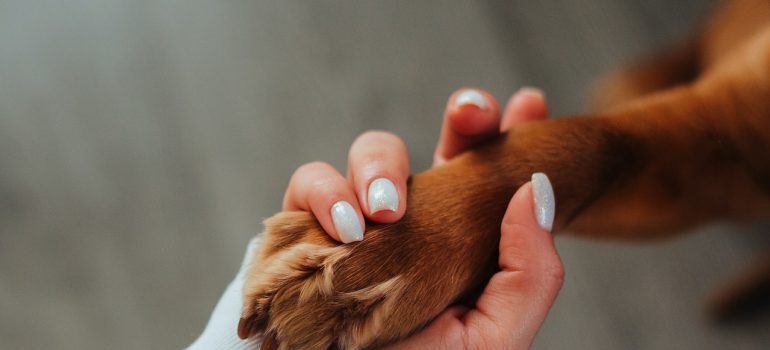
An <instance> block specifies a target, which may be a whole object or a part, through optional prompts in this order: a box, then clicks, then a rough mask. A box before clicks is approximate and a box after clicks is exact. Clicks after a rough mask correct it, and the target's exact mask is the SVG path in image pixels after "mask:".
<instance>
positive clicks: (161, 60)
mask: <svg viewBox="0 0 770 350" xmlns="http://www.w3.org/2000/svg"><path fill="white" fill-rule="evenodd" d="M711 5H712V3H711V2H710V1H705V2H704V1H695V0H687V1H668V0H653V1H641V0H639V1H632V0H629V1H617V0H585V1H573V0H553V1H508V2H505V1H486V2H481V1H442V2H438V1H435V2H418V1H407V0H404V1H361V2H353V1H349V2H342V1H283V0H282V1H272V2H267V1H265V2H257V1H200V0H176V1H166V0H148V1H138V0H123V1H120V0H72V1H62V0H36V1H29V0H18V1H7V0H0V348H2V349H48V348H55V349H177V348H180V347H183V346H186V345H187V344H189V343H190V342H192V340H193V339H194V338H195V337H196V336H197V335H198V334H199V333H200V331H201V330H202V328H203V326H204V324H205V322H206V320H207V319H208V316H209V313H210V312H211V310H212V308H213V306H214V304H215V302H216V301H217V299H218V297H219V295H220V293H221V292H222V291H223V289H224V287H225V286H226V284H227V283H228V282H229V281H230V279H231V278H232V277H233V276H234V274H235V272H236V269H237V267H238V265H239V262H240V260H241V258H242V254H243V252H244V248H245V244H246V242H247V241H248V240H249V238H250V237H252V236H253V235H254V234H256V233H258V232H259V231H260V230H261V220H262V219H263V218H265V217H267V216H270V215H271V214H272V213H274V212H276V211H277V210H278V209H279V205H280V201H281V198H282V191H283V190H284V187H285V186H286V184H287V181H288V178H289V176H290V174H291V173H292V171H293V170H294V169H295V168H296V167H298V166H299V165H301V164H302V163H305V162H308V161H311V160H317V159H320V160H325V161H329V162H331V163H332V164H334V165H335V166H338V167H340V169H343V168H342V167H343V166H344V165H345V161H346V160H345V157H346V153H347V147H348V146H349V145H350V143H351V142H352V141H353V139H354V138H355V137H356V135H358V134H359V133H361V132H362V131H364V130H367V129H372V128H380V129H387V130H390V131H393V132H395V133H397V134H398V135H400V136H401V137H403V138H404V140H405V141H406V143H407V144H408V145H409V147H410V151H411V155H412V162H413V169H414V170H415V171H419V170H421V169H425V168H426V167H427V166H428V165H429V163H430V160H431V155H432V150H433V146H434V145H435V142H436V139H437V136H438V126H439V123H440V118H441V112H442V109H443V106H444V103H445V100H446V98H447V97H448V96H449V94H450V93H451V92H452V91H453V90H454V89H456V88H458V87H461V86H465V85H471V86H480V87H484V88H487V89H489V90H491V91H492V92H494V93H495V94H496V95H497V96H498V98H500V99H506V98H507V97H508V96H509V95H510V94H511V93H512V92H514V91H515V90H517V89H518V88H519V87H521V86H523V85H535V86H539V87H541V88H543V89H544V90H545V91H546V92H547V94H548V98H549V101H550V103H551V107H552V111H553V112H554V114H556V115H563V114H574V113H579V112H581V111H584V110H585V107H584V106H585V104H584V101H585V98H586V95H587V92H588V88H589V86H590V83H591V82H592V81H593V80H594V79H595V78H596V77H597V76H598V75H599V74H600V73H601V72H604V71H606V70H608V69H609V68H611V67H613V66H616V65H617V64H619V63H621V62H623V61H626V60H627V59H629V58H631V57H634V56H636V55H639V54H642V53H645V52H650V51H651V50H654V49H655V48H657V47H660V46H662V45H666V44H668V43H672V42H675V41H676V40H677V39H680V38H682V37H683V36H685V35H686V33H687V32H688V31H689V29H690V28H691V27H692V26H693V25H694V24H695V23H697V21H698V19H699V18H701V17H702V16H703V15H705V14H706V13H707V12H708V9H709V8H710V7H711ZM343 170H344V169H343ZM767 228H768V226H767V225H762V224H753V225H742V226H734V225H727V224H718V225H713V226H709V227H707V228H704V229H701V230H698V231H697V233H696V234H692V235H689V236H686V237H681V238H679V239H676V240H674V241H671V242H667V243H664V244H655V245H624V244H618V243H608V242H595V241H581V240H577V239H573V238H569V237H560V238H559V239H558V246H559V250H560V252H561V255H562V258H563V260H564V263H565V265H566V270H567V279H566V283H565V285H564V289H563V291H562V294H561V297H560V299H559V300H558V302H557V304H556V305H555V307H554V309H553V312H552V313H551V315H550V317H549V319H548V320H547V322H546V324H545V326H544V328H543V329H542V331H541V332H540V334H539V336H538V338H537V341H536V344H535V347H536V348H540V349H571V348H575V349H663V348H665V349H726V348H727V349H739V348H746V349H759V348H763V347H764V348H767V345H768V344H770V334H768V332H767V329H768V326H769V325H770V321H767V320H765V321H759V322H754V323H751V324H748V325H744V326H741V327H735V328H719V327H715V326H712V325H710V324H709V323H708V322H707V321H706V320H705V318H704V317H703V309H702V301H703V296H704V295H705V294H706V293H707V292H708V291H709V290H710V289H711V288H713V287H714V286H715V285H718V284H719V281H722V280H724V279H726V278H729V277H730V276H732V273H733V272H735V271H738V270H739V269H740V268H741V267H743V266H744V264H746V263H748V262H750V261H751V260H752V259H753V258H754V257H755V256H757V255H759V252H760V251H761V248H762V247H763V246H766V244H767V243H768V242H767V238H763V237H766V235H764V234H763V233H766V232H767Z"/></svg>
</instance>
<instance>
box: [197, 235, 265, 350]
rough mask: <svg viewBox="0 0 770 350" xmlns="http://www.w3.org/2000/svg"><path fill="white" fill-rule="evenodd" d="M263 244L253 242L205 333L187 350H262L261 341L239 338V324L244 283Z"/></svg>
mask: <svg viewBox="0 0 770 350" xmlns="http://www.w3.org/2000/svg"><path fill="white" fill-rule="evenodd" d="M259 241H260V239H259V238H258V237H255V238H253V239H252V240H251V241H250V242H249V246H248V248H247V249H246V256H245V257H244V258H243V262H242V263H241V269H240V271H238V275H236V276H235V279H234V280H233V281H232V282H230V285H228V286H227V289H226V290H225V293H224V294H222V297H221V298H219V302H218V303H217V306H216V307H214V312H213V313H212V314H211V318H209V322H208V324H206V328H205V329H204V330H203V333H201V335H200V337H198V339H197V340H195V342H194V343H192V345H190V346H189V347H188V348H187V350H211V349H222V350H247V349H259V346H260V340H259V339H250V340H242V339H240V338H238V322H239V321H240V319H241V308H242V307H243V292H242V291H243V280H244V277H245V274H246V271H247V270H248V265H249V262H250V261H251V258H252V257H253V256H254V252H255V251H256V248H257V247H258V245H259Z"/></svg>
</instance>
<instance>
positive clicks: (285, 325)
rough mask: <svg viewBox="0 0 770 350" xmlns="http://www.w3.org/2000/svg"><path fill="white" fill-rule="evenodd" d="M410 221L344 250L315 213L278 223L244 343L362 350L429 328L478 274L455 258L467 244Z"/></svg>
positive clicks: (258, 271)
mask: <svg viewBox="0 0 770 350" xmlns="http://www.w3.org/2000/svg"><path fill="white" fill-rule="evenodd" d="M402 221H403V220H402ZM405 222H406V223H404V224H393V225H383V226H372V227H370V228H369V229H368V230H367V233H366V238H365V239H364V240H363V241H361V242H356V243H351V244H346V245H340V244H339V243H337V242H335V241H333V240H332V239H330V238H329V236H328V235H327V234H326V233H325V232H324V231H323V229H322V228H321V227H320V225H319V224H318V223H317V221H316V220H315V218H313V217H312V215H311V214H308V213H304V212H290V213H281V214H278V215H276V216H274V217H273V218H271V219H268V220H267V221H266V222H265V226H266V232H265V236H264V238H263V239H264V242H263V244H262V246H261V251H260V252H259V253H258V255H257V256H256V257H255V259H254V262H253V264H252V266H251V267H250V270H249V274H248V275H247V279H246V282H245V285H244V309H243V313H242V317H241V321H240V324H239V325H238V335H239V336H240V337H241V338H251V337H256V336H260V335H261V336H262V342H263V344H262V348H263V349H327V348H330V347H332V348H334V347H336V348H340V349H359V348H367V347H373V346H378V345H383V344H387V343H390V342H392V341H394V340H397V339H400V338H403V337H405V336H407V335H409V334H410V333H412V332H413V331H414V330H416V329H419V328H420V327H421V326H422V325H424V324H425V323H426V322H427V321H429V320H431V319H432V318H434V317H435V316H436V315H438V314H439V313H440V312H441V311H442V310H443V309H444V308H445V307H446V306H447V305H448V304H450V303H451V302H453V301H455V300H456V299H457V298H458V297H460V296H461V295H460V294H461V293H462V292H463V291H464V290H465V289H466V288H467V287H468V284H469V283H470V282H472V281H473V280H475V278H474V277H473V276H475V275H474V274H473V273H472V271H471V270H472V269H475V270H477V271H476V272H478V267H477V266H474V264H468V265H470V266H465V264H463V261H462V256H461V255H460V256H459V257H453V256H451V255H452V254H451V253H450V252H449V251H450V250H452V249H462V247H461V245H453V244H443V243H440V242H435V241H436V238H438V237H437V236H440V235H434V237H433V238H432V239H431V235H428V234H426V233H427V232H425V230H424V229H421V228H417V227H414V226H413V227H409V225H408V224H407V223H408V222H409V220H405ZM432 241H433V242H432ZM466 248H467V247H466ZM456 258H459V260H457V259H456ZM466 262H467V261H466Z"/></svg>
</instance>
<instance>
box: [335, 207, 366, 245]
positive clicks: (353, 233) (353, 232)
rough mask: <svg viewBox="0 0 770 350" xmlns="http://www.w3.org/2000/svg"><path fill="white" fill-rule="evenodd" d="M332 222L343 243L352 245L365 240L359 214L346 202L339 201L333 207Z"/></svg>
mask: <svg viewBox="0 0 770 350" xmlns="http://www.w3.org/2000/svg"><path fill="white" fill-rule="evenodd" d="M332 221H333V222H334V228H335V229H337V235H339V236H340V239H341V240H342V243H350V242H355V241H360V240H362V239H364V230H363V228H361V222H360V221H358V214H356V210H355V209H353V206H352V205H350V203H348V202H346V201H339V202H337V203H334V205H332Z"/></svg>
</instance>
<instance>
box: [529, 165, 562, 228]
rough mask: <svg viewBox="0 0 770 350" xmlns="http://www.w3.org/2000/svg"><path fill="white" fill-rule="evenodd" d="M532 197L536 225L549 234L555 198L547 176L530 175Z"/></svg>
mask: <svg viewBox="0 0 770 350" xmlns="http://www.w3.org/2000/svg"><path fill="white" fill-rule="evenodd" d="M532 196H533V197H534V199H535V217H536V218H537V224H538V225H540V227H541V228H543V229H544V230H546V231H548V232H551V229H552V228H553V217H554V214H555V213H556V198H555V197H554V195H553V187H551V181H550V180H548V176H546V175H545V174H543V173H534V174H532Z"/></svg>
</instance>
